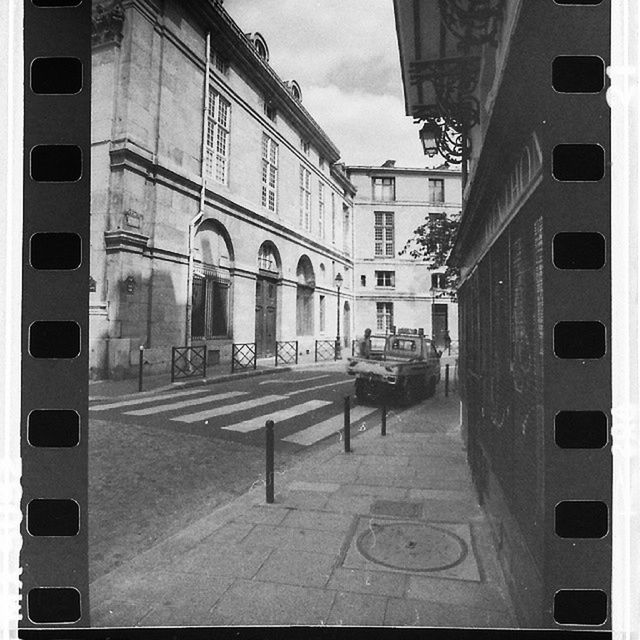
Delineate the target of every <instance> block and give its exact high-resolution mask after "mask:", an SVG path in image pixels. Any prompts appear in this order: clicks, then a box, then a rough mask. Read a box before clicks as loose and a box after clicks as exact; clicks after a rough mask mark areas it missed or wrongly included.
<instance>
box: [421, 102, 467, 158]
mask: <svg viewBox="0 0 640 640" xmlns="http://www.w3.org/2000/svg"><path fill="white" fill-rule="evenodd" d="M413 117H414V118H415V122H417V123H420V122H423V123H425V124H427V125H430V126H432V127H433V128H434V131H436V132H437V133H436V134H435V141H434V142H435V145H436V148H437V151H438V153H439V154H440V155H441V156H442V157H443V158H444V159H445V160H446V161H447V162H448V163H449V164H462V162H463V161H464V159H465V157H468V154H469V152H470V143H469V139H468V137H467V136H466V132H467V129H466V127H465V125H464V123H462V122H460V121H458V120H456V119H455V118H450V117H447V116H445V115H443V114H442V112H441V110H440V109H439V108H438V107H437V106H436V105H420V106H418V107H416V108H415V109H414V111H413Z"/></svg>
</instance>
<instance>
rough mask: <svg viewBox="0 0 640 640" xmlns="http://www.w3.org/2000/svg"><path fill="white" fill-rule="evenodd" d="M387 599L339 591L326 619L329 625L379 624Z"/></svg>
mask: <svg viewBox="0 0 640 640" xmlns="http://www.w3.org/2000/svg"><path fill="white" fill-rule="evenodd" d="M386 605H387V599H386V598H384V597H382V596H372V595H368V594H362V593H349V592H346V593H345V592H339V593H337V594H336V597H335V600H334V601H333V607H332V608H331V613H330V614H329V618H328V620H327V624H330V625H339V626H341V625H349V626H358V627H367V626H374V627H375V626H381V625H382V624H383V622H384V613H385V609H386Z"/></svg>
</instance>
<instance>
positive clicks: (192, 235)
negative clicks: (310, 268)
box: [185, 32, 211, 347]
mask: <svg viewBox="0 0 640 640" xmlns="http://www.w3.org/2000/svg"><path fill="white" fill-rule="evenodd" d="M210 51H211V32H207V39H206V51H205V65H204V66H205V70H204V101H203V105H204V106H203V109H202V154H201V159H200V203H199V207H198V213H197V214H196V215H195V216H193V218H191V221H190V222H189V267H188V269H187V313H186V318H185V344H186V345H187V346H188V347H190V346H191V314H192V311H193V309H192V306H193V305H192V298H193V271H194V259H193V247H194V245H195V240H196V228H197V226H198V225H199V224H200V222H202V218H203V217H204V203H205V190H206V186H207V178H206V157H207V119H208V117H209V73H210V70H211V62H210V58H211V56H210V54H209V52H210Z"/></svg>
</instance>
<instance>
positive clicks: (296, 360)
mask: <svg viewBox="0 0 640 640" xmlns="http://www.w3.org/2000/svg"><path fill="white" fill-rule="evenodd" d="M296 364H298V341H297V340H296Z"/></svg>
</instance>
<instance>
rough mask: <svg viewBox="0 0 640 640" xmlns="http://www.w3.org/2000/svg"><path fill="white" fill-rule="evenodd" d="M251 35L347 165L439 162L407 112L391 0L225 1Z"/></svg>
mask: <svg viewBox="0 0 640 640" xmlns="http://www.w3.org/2000/svg"><path fill="white" fill-rule="evenodd" d="M224 7H225V9H226V10H227V11H228V12H229V14H230V15H231V17H232V18H233V19H234V20H235V21H236V22H237V23H238V25H239V26H240V28H241V29H242V30H243V31H244V32H245V33H249V32H253V31H258V32H260V33H261V34H262V35H263V36H264V38H265V40H266V41H267V46H268V47H269V63H270V65H271V66H272V67H273V69H274V70H275V71H276V73H277V74H278V75H279V76H280V77H281V78H282V79H283V80H291V79H294V80H297V81H298V83H299V84H300V87H301V89H302V100H303V104H304V106H305V107H306V108H307V110H308V111H309V112H310V113H311V115H312V116H313V117H314V118H315V120H316V121H317V122H318V123H319V124H320V125H321V126H322V128H323V129H324V130H325V131H326V132H327V134H328V135H329V137H330V138H331V139H332V140H333V142H334V143H335V144H336V146H337V147H338V148H339V149H340V151H341V153H342V159H343V160H344V161H345V162H346V163H347V164H365V165H367V164H370V165H379V164H382V163H383V162H384V161H385V160H388V159H393V160H396V163H397V166H407V167H424V166H427V165H433V164H438V162H435V163H434V161H433V160H431V159H429V158H427V157H426V156H424V155H423V153H422V148H421V145H420V141H419V139H418V128H417V126H416V125H414V124H413V122H412V120H411V118H410V117H408V116H406V115H405V112H404V98H403V92H402V80H401V76H400V60H399V55H398V43H397V38H396V33H395V21H394V16H393V0H224Z"/></svg>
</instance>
